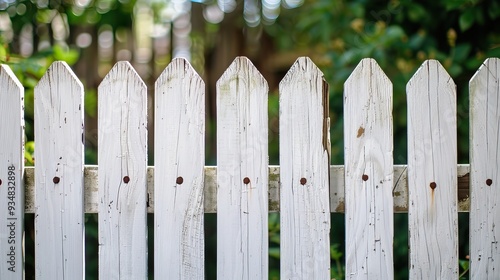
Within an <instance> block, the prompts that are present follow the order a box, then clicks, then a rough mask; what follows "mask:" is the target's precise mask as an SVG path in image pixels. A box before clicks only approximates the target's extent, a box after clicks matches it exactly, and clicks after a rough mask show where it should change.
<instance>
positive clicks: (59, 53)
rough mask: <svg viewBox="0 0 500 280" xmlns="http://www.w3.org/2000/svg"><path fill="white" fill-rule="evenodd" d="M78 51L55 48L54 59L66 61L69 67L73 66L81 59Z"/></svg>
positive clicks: (60, 47) (57, 46)
mask: <svg viewBox="0 0 500 280" xmlns="http://www.w3.org/2000/svg"><path fill="white" fill-rule="evenodd" d="M79 56H80V55H79V53H78V51H76V50H74V49H69V48H63V47H62V46H60V45H55V46H54V58H55V60H63V61H66V63H68V64H69V65H73V64H75V63H76V62H77V61H78V57H79Z"/></svg>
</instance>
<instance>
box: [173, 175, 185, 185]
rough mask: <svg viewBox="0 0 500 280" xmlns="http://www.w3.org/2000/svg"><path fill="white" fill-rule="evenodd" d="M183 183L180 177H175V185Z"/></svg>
mask: <svg viewBox="0 0 500 280" xmlns="http://www.w3.org/2000/svg"><path fill="white" fill-rule="evenodd" d="M183 182H184V179H183V178H182V177H177V180H175V183H176V184H177V185H182V183H183Z"/></svg>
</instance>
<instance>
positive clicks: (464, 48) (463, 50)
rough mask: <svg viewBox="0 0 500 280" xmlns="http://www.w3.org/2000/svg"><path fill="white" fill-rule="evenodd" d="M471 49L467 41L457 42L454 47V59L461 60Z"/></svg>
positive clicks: (465, 57)
mask: <svg viewBox="0 0 500 280" xmlns="http://www.w3.org/2000/svg"><path fill="white" fill-rule="evenodd" d="M470 51H471V46H470V44H468V43H465V44H459V45H457V46H456V47H455V49H454V57H453V58H454V60H455V61H456V62H462V61H464V60H465V59H467V57H468V56H469V53H470Z"/></svg>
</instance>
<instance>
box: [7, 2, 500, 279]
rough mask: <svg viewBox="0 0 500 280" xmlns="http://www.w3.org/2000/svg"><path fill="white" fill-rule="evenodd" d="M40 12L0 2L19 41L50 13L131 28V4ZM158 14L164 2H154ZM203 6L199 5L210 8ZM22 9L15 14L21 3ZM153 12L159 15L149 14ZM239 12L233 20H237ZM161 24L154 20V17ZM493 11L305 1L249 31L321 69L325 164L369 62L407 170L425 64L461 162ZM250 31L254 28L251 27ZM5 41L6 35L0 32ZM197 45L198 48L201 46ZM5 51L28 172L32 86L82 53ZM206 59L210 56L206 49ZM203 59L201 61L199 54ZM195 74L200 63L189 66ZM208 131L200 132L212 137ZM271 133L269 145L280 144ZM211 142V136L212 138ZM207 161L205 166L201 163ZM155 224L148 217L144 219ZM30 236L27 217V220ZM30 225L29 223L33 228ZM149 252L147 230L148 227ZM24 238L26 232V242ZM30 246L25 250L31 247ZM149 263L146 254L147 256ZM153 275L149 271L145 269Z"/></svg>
mask: <svg viewBox="0 0 500 280" xmlns="http://www.w3.org/2000/svg"><path fill="white" fill-rule="evenodd" d="M47 3H48V4H47V5H46V6H40V4H39V2H36V1H16V2H10V4H9V3H8V2H0V4H2V6H1V7H2V9H3V10H4V11H5V12H7V13H8V14H9V16H10V19H11V21H12V28H13V30H14V33H15V34H18V33H19V32H20V30H21V28H22V26H23V25H24V24H25V23H26V22H31V23H33V24H34V25H38V24H40V23H50V20H51V15H53V14H54V12H57V13H60V14H64V15H65V16H66V19H67V24H68V27H69V28H70V30H71V29H72V28H74V27H77V26H101V25H104V24H110V25H112V26H113V27H115V28H116V27H123V28H131V26H132V23H133V20H134V17H133V16H134V5H135V4H136V1H117V0H93V1H91V4H90V5H88V6H87V7H86V8H85V9H83V10H77V9H79V8H77V7H76V6H75V5H74V4H73V2H72V1H69V0H59V1H55V0H51V1H48V2H47ZM151 3H152V4H151V5H155V7H156V8H158V7H157V6H161V5H162V3H161V1H160V2H159V1H151ZM213 3H214V1H212V0H208V1H205V2H204V4H203V5H209V4H213ZM21 4H22V5H24V6H25V10H24V12H21V13H20V12H19V6H20V5H21ZM156 10H159V9H156ZM235 13H237V12H235ZM155 16H156V17H158V16H159V15H155ZM499 17H500V3H499V1H494V0H484V1H480V0H434V1H418V2H417V1H410V0H392V1H368V0H354V1H338V0H316V1H313V0H305V1H304V3H303V4H302V5H301V6H300V7H298V8H295V9H285V8H282V9H281V14H280V16H279V17H278V18H277V20H276V22H274V23H273V24H269V25H265V24H261V25H260V26H258V27H256V28H257V29H259V30H260V31H261V32H263V33H264V34H265V35H267V36H268V37H269V38H271V39H272V43H273V46H274V49H275V50H274V51H275V52H276V53H289V54H291V55H292V56H295V57H297V56H300V55H308V56H310V57H311V58H312V59H313V61H314V62H315V63H316V64H317V65H318V67H319V68H320V69H321V70H322V71H323V73H324V75H325V78H326V80H327V82H328V83H329V84H330V106H331V107H330V117H331V142H332V149H331V150H332V163H333V164H343V117H342V110H343V108H342V104H343V101H342V100H343V98H342V94H343V83H344V82H345V80H346V79H347V78H348V76H349V75H350V73H351V72H352V70H353V69H354V67H355V66H356V65H357V63H359V61H360V60H361V59H363V58H366V57H372V58H374V59H375V60H376V61H377V62H378V63H379V65H380V66H381V68H382V69H383V70H384V71H385V73H386V74H387V76H388V77H389V79H390V80H391V81H392V83H393V87H394V147H395V150H394V160H395V163H397V164H404V163H406V158H407V152H406V149H407V147H406V143H407V139H406V94H405V87H406V83H407V82H408V80H409V79H410V78H411V76H412V75H413V74H414V73H415V71H416V70H417V69H418V67H419V66H420V65H421V64H422V62H423V61H425V60H426V59H437V60H439V61H440V62H441V64H442V65H443V66H444V67H445V68H446V69H447V71H448V72H449V74H450V75H451V76H452V78H453V79H454V81H455V83H456V84H457V90H458V96H457V99H458V108H457V111H458V151H457V153H458V158H459V162H461V163H467V162H468V149H469V147H468V131H469V127H468V125H469V124H468V81H469V79H470V78H471V77H472V75H473V74H474V72H475V71H476V70H477V69H478V67H479V66H480V65H481V63H482V62H483V61H484V60H485V59H486V58H488V57H499V56H500V30H499V29H500V21H499ZM233 18H234V19H233V20H234V24H236V25H238V26H240V28H241V30H242V32H243V31H244V30H247V31H248V29H252V28H249V27H246V26H245V24H244V21H243V19H242V16H241V15H238V16H236V17H233ZM205 28H206V32H205V33H204V34H202V35H200V34H193V35H192V36H193V42H201V43H204V44H205V45H206V46H207V48H216V47H217V46H216V44H213V43H210V42H214V37H215V36H217V31H218V28H219V27H218V26H217V25H216V24H215V25H214V24H210V23H206V27H205ZM254 28H255V27H254ZM1 35H2V36H1V37H0V38H4V35H5V34H1ZM201 43H200V44H201ZM11 49H13V45H12V43H7V42H6V41H5V40H3V41H2V42H1V44H0V61H1V62H2V63H6V64H8V65H10V66H11V68H12V69H13V70H14V73H15V74H16V76H17V77H18V78H19V79H20V81H21V83H22V84H23V85H24V87H25V102H26V104H25V108H26V117H25V119H26V136H27V143H26V161H27V164H28V165H29V164H33V162H34V161H33V151H34V148H35V145H34V142H33V88H34V86H35V85H36V83H37V81H38V80H39V79H40V78H41V76H42V75H43V74H44V73H45V71H46V69H47V68H48V66H49V65H50V63H51V62H53V61H55V60H64V61H66V62H68V63H69V64H70V65H72V64H74V63H76V62H77V61H78V59H79V58H80V54H81V50H79V49H78V48H76V47H75V46H71V45H67V44H61V43H56V44H54V45H52V46H51V47H50V48H47V49H44V50H43V51H39V52H35V53H34V54H33V55H32V56H31V57H22V56H20V55H19V54H17V53H15V52H12V51H11ZM206 52H208V51H206ZM202 55H203V54H202ZM195 67H197V69H200V67H202V66H200V65H198V66H197V65H195ZM95 96H96V95H95V89H94V88H88V87H87V86H86V98H85V102H86V108H87V111H86V113H87V114H88V115H90V116H95V109H96V100H95ZM278 107H279V104H278V95H277V93H276V92H274V93H271V94H270V100H269V116H270V122H271V124H270V127H272V126H273V124H274V123H276V122H277V118H278ZM212 131H213V130H208V131H207V133H209V134H213V132H212ZM276 133H277V132H276V131H271V133H270V134H271V136H270V138H272V139H278V138H277V137H276V135H273V134H276ZM209 137H214V135H211V136H209ZM269 151H270V162H271V163H278V159H279V157H278V151H279V147H278V145H277V141H276V140H273V141H271V142H270V147H269ZM212 160H213V159H207V162H209V161H212ZM86 162H87V163H96V155H95V150H92V149H88V151H87V153H86ZM86 217H87V221H88V222H87V225H86V232H87V254H88V257H87V258H88V259H87V261H88V262H87V266H86V269H87V279H96V278H97V262H96V259H97V258H96V256H97V241H96V240H97V223H96V216H95V215H87V216H86ZM148 219H149V220H150V221H152V217H151V216H150V217H149V218H148ZM215 219H216V217H215V216H214V215H210V214H207V215H206V224H207V225H206V238H207V242H206V244H207V245H206V246H207V257H206V259H207V278H208V279H215V271H216V269H215V258H216V256H215V251H216V249H215V248H216V247H215V243H216V242H215V241H216V238H215V236H216V229H215ZM26 223H27V225H26V227H27V232H28V233H30V226H32V217H31V218H29V217H28V218H27V221H26ZM30 223H31V224H30ZM343 223H344V221H343V215H341V214H332V233H331V235H332V236H331V240H332V248H331V258H332V278H343V276H344V275H343V262H344V259H343V248H344V244H343V240H344V232H343ZM467 224H468V215H467V214H461V215H460V229H461V231H460V259H461V261H460V267H461V270H462V271H463V272H464V275H463V277H464V278H467V273H466V272H467V267H468V262H467V260H466V255H467V254H468V253H467V252H468V247H467V246H468V245H467V244H468V240H467V236H468V228H467ZM149 232H150V239H149V240H150V243H151V244H150V248H151V249H150V250H149V251H150V252H152V242H153V234H152V232H153V230H152V227H151V225H150V227H149ZM269 232H270V233H269V237H270V265H271V268H270V278H272V279H278V277H279V241H280V238H279V216H278V214H271V215H270V219H269ZM27 236H29V234H27ZM26 242H27V245H26V250H27V252H32V250H33V248H32V247H30V246H32V239H31V240H30V239H29V238H27V241H26ZM30 242H31V243H30ZM407 244H408V242H407V217H406V215H403V214H401V215H400V214H396V216H395V239H394V255H395V267H396V279H406V278H407V277H408V276H407V275H408V261H407V254H408V247H407ZM149 259H150V260H149V262H150V264H152V254H150V256H149ZM33 262H34V260H33V258H32V255H31V256H30V254H29V253H27V256H26V263H27V265H26V274H27V275H26V278H27V279H32V278H31V276H32V274H31V273H32V272H33ZM150 267H151V271H152V266H150Z"/></svg>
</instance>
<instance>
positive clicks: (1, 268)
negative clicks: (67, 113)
mask: <svg viewBox="0 0 500 280" xmlns="http://www.w3.org/2000/svg"><path fill="white" fill-rule="evenodd" d="M0 88H1V89H2V90H1V92H0V114H1V116H2V122H0V131H1V133H0V222H1V223H2V226H1V227H2V228H3V229H2V233H1V234H0V275H2V279H5V280H10V279H12V280H14V279H19V280H20V279H23V276H24V271H23V269H24V264H23V245H22V244H23V234H24V187H23V184H24V145H23V144H24V109H23V108H24V88H23V86H22V85H21V83H20V82H19V80H18V79H17V78H16V76H15V75H14V73H13V72H12V70H10V68H9V66H7V65H1V66H0ZM4 233H5V234H4Z"/></svg>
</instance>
